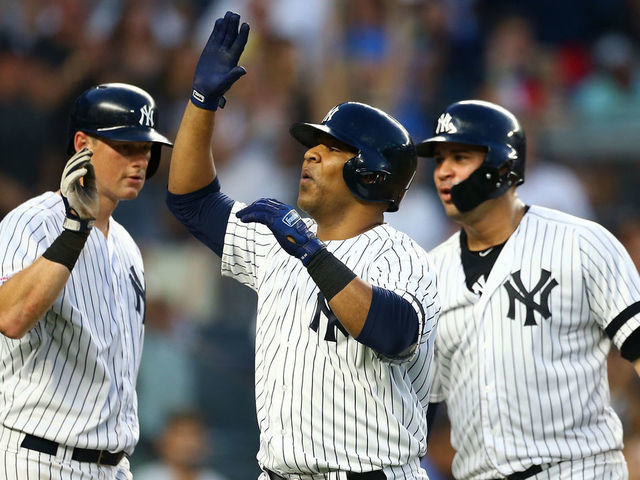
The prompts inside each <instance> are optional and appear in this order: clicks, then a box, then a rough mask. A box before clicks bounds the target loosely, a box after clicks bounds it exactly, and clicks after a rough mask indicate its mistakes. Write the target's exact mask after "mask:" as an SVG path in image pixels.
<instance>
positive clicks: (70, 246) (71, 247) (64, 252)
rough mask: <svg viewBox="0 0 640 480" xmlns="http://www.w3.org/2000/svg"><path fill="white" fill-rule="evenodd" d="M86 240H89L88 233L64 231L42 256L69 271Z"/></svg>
mask: <svg viewBox="0 0 640 480" xmlns="http://www.w3.org/2000/svg"><path fill="white" fill-rule="evenodd" d="M87 238H89V231H84V232H75V231H73V230H66V229H65V230H63V231H62V233H61V234H60V236H58V238H56V239H55V240H54V241H53V243H52V244H51V246H50V247H49V248H47V250H46V251H45V252H44V253H43V254H42V256H43V257H44V258H46V259H47V260H50V261H52V262H56V263H60V264H62V265H64V266H65V267H67V268H68V269H69V271H71V270H73V266H74V265H75V264H76V261H77V260H78V257H79V256H80V252H81V251H82V248H83V247H84V244H85V242H86V241H87Z"/></svg>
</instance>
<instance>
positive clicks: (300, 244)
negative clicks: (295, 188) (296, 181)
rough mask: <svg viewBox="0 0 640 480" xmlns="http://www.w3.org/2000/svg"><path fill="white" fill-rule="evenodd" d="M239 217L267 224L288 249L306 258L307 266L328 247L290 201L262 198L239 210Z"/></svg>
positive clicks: (280, 242)
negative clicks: (311, 229) (288, 203)
mask: <svg viewBox="0 0 640 480" xmlns="http://www.w3.org/2000/svg"><path fill="white" fill-rule="evenodd" d="M236 217H238V218H239V219H240V220H242V221H243V222H244V223H249V222H258V223H262V224H263V225H266V226H267V227H268V228H269V230H271V232H272V233H273V236H274V237H276V240H278V243H279V244H280V245H281V246H282V248H283V249H284V251H285V252H287V253H288V254H289V255H293V256H294V257H296V258H299V259H300V260H302V264H303V265H304V266H305V267H306V266H307V265H308V264H309V262H310V261H311V257H313V256H314V255H315V254H316V253H318V252H319V251H321V250H323V249H324V248H325V246H324V243H322V242H321V241H320V240H318V238H317V237H316V236H315V235H314V234H313V233H311V232H310V231H309V229H308V228H307V226H306V225H305V224H304V222H303V221H302V219H301V218H300V215H298V212H296V211H295V210H294V209H293V208H292V207H291V206H289V205H287V204H286V203H282V202H280V201H279V200H275V199H273V198H261V199H260V200H257V201H255V202H253V203H252V204H251V205H249V206H248V207H245V208H243V209H242V210H239V211H238V212H237V213H236Z"/></svg>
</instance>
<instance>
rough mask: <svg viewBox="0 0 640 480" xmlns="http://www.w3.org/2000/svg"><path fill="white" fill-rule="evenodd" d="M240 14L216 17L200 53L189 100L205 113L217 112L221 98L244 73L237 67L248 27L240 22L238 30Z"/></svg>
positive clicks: (222, 99) (223, 102) (243, 70)
mask: <svg viewBox="0 0 640 480" xmlns="http://www.w3.org/2000/svg"><path fill="white" fill-rule="evenodd" d="M239 22H240V15H238V14H237V13H233V12H227V13H226V14H225V16H224V18H219V19H218V20H216V23H215V25H214V27H213V32H211V36H210V37H209V40H208V41H207V44H206V45H205V47H204V50H203V51H202V53H201V54H200V60H198V65H197V66H196V71H195V74H194V76H193V90H192V92H191V101H192V102H193V104H194V105H196V106H197V107H200V108H204V109H206V110H217V108H218V106H220V107H221V108H222V107H224V104H225V103H226V101H225V99H224V97H223V95H224V93H225V92H226V91H227V90H229V88H231V85H233V83H234V82H235V81H236V80H238V79H239V78H240V77H241V76H243V75H244V74H245V73H247V71H246V70H245V69H244V68H243V67H239V66H238V60H239V59H240V55H242V52H243V51H244V46H245V45H246V43H247V38H248V36H249V25H248V24H246V23H243V24H242V25H241V26H240V30H239V31H238V24H239Z"/></svg>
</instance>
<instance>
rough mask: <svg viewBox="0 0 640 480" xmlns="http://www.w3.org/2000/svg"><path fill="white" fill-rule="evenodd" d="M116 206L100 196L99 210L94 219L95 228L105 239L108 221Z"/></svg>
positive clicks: (111, 201) (115, 203)
mask: <svg viewBox="0 0 640 480" xmlns="http://www.w3.org/2000/svg"><path fill="white" fill-rule="evenodd" d="M117 206H118V202H114V201H113V200H110V199H108V198H105V197H104V196H102V195H101V196H100V210H99V211H98V216H97V218H96V223H95V228H97V229H98V230H100V231H101V232H102V234H103V235H104V236H105V238H106V237H107V236H108V235H109V219H110V218H111V214H112V213H113V211H114V210H115V209H116V207H117Z"/></svg>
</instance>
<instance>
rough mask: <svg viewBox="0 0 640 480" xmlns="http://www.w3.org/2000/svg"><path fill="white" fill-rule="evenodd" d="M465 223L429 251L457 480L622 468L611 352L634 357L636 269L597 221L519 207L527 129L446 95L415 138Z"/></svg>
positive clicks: (439, 391)
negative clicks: (432, 123)
mask: <svg viewBox="0 0 640 480" xmlns="http://www.w3.org/2000/svg"><path fill="white" fill-rule="evenodd" d="M417 149H418V155H421V156H426V157H433V158H434V160H435V171H434V182H435V186H436V189H437V191H438V194H439V196H440V200H441V201H442V204H443V205H444V209H445V211H446V213H447V215H448V216H449V217H450V218H452V219H453V220H454V221H456V222H458V223H459V224H460V225H461V226H462V228H461V229H460V231H459V232H457V233H455V234H454V235H453V236H452V237H451V238H449V239H448V240H447V241H445V242H444V243H442V244H441V245H439V246H438V247H436V248H435V249H434V250H433V251H432V252H431V253H432V255H433V258H434V262H435V269H436V271H437V274H438V281H439V289H440V295H441V301H442V312H441V317H440V322H439V327H438V334H437V338H436V343H435V347H436V352H435V364H436V375H435V382H434V387H433V390H432V392H431V395H430V398H431V402H440V401H446V405H447V410H448V413H449V417H450V420H451V427H452V432H451V442H452V445H453V447H454V448H455V450H456V455H455V458H454V461H453V473H454V476H455V477H456V478H459V479H474V480H475V479H497V478H507V479H511V480H514V479H525V478H531V479H536V480H541V479H549V480H550V479H553V480H558V479H567V480H568V479H576V480H577V479H580V480H586V479H598V480H603V479H626V478H627V468H626V463H625V460H624V458H623V456H622V453H621V449H622V426H621V423H620V420H619V419H618V417H617V416H616V414H615V413H614V411H613V409H612V408H611V405H610V402H609V386H608V380H607V364H606V359H607V354H608V353H609V349H610V347H611V344H612V343H613V344H615V346H616V347H618V348H619V349H620V351H621V353H622V356H623V357H625V358H627V359H628V360H630V361H633V362H636V365H637V364H638V362H637V359H638V357H639V356H640V342H639V339H640V329H639V328H638V327H639V325H640V278H639V276H638V272H637V271H636V269H635V267H634V265H633V263H632V261H631V259H630V257H629V255H628V254H627V252H626V251H625V250H624V248H623V247H622V245H621V244H620V243H619V242H618V241H617V240H616V239H615V238H614V237H613V235H611V234H610V233H609V232H608V231H607V230H605V229H604V228H603V227H601V226H600V225H598V224H596V223H593V222H590V221H587V220H583V219H580V218H576V217H574V216H571V215H568V214H565V213H561V212H559V211H556V210H551V209H547V208H541V207H537V206H535V205H531V206H529V205H525V204H524V203H523V202H522V201H521V200H520V199H519V198H518V196H517V194H516V187H517V186H518V185H519V184H521V183H522V182H523V181H524V178H525V177H524V170H525V168H524V167H525V134H524V132H523V130H522V128H521V126H520V123H519V122H518V120H517V119H516V117H515V116H514V115H512V114H511V113H510V112H509V111H507V110H506V109H504V108H502V107H500V106H498V105H495V104H492V103H489V102H483V101H476V100H471V101H462V102H458V103H454V104H452V105H450V106H449V107H448V108H447V109H446V110H445V111H444V112H443V113H442V115H441V116H440V118H439V119H438V123H437V126H436V129H435V136H433V137H432V138H429V139H427V140H425V141H423V142H422V143H420V144H419V145H418V147H417Z"/></svg>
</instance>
